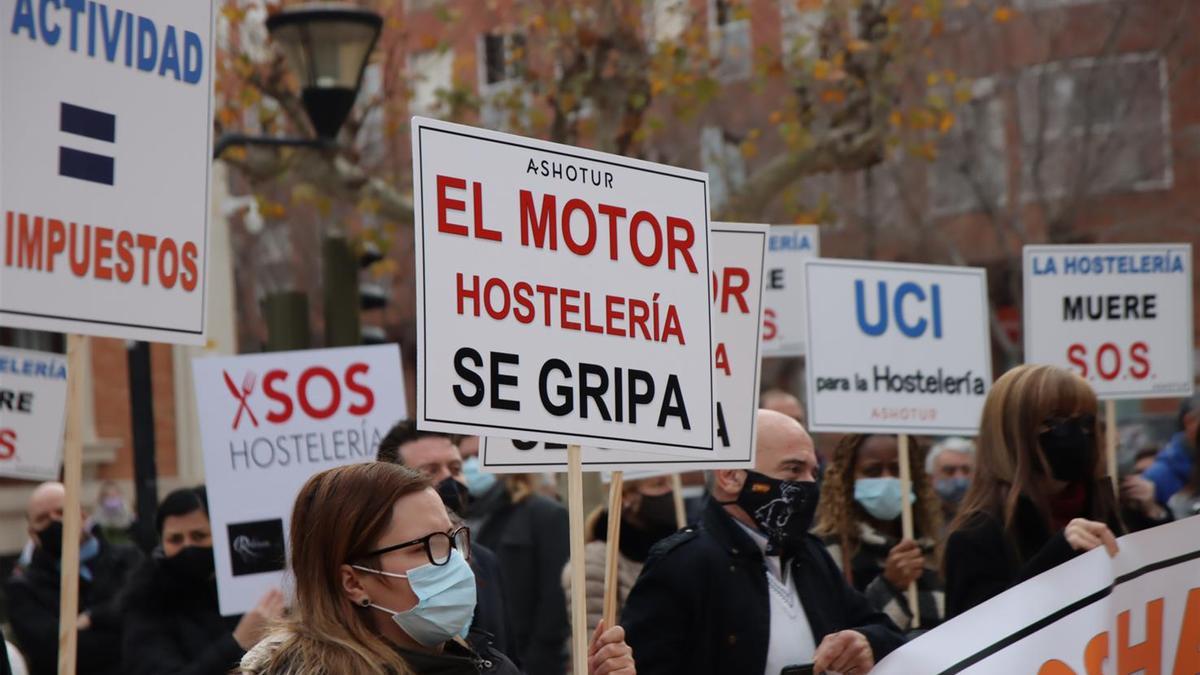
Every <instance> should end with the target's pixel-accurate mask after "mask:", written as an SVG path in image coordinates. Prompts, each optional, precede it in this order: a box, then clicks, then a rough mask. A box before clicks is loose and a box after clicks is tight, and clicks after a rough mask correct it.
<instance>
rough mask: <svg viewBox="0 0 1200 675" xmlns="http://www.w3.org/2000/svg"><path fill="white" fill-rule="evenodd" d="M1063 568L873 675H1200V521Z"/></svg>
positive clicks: (911, 646) (1163, 528)
mask: <svg viewBox="0 0 1200 675" xmlns="http://www.w3.org/2000/svg"><path fill="white" fill-rule="evenodd" d="M1117 544H1118V546H1119V547H1120V553H1119V554H1118V555H1117V557H1116V558H1110V557H1109V556H1108V553H1106V552H1105V551H1104V549H1103V548H1099V549H1095V550H1092V551H1089V552H1088V553H1085V554H1084V555H1081V556H1079V557H1078V558H1075V559H1074V560H1071V561H1069V562H1066V563H1063V564H1062V565H1059V566H1058V567H1055V568H1054V569H1052V570H1050V571H1049V572H1046V573H1044V574H1042V575H1040V576H1037V577H1034V578H1033V579H1031V580H1029V581H1026V582H1025V583H1023V584H1021V585H1019V586H1016V587H1014V588H1011V589H1009V590H1008V591H1005V592H1004V593H1001V594H1000V595H998V596H996V597H994V598H992V599H991V600H988V601H987V602H984V603H983V604H981V605H979V606H977V607H975V608H973V609H971V610H969V611H967V612H965V613H964V614H962V615H960V616H957V617H955V618H954V619H952V620H950V621H947V622H946V623H943V624H941V625H940V626H938V627H936V628H934V629H933V630H931V631H929V632H928V633H925V634H924V635H921V636H920V637H918V638H916V639H914V640H913V641H911V642H909V643H908V644H907V645H905V646H903V647H901V648H900V649H898V650H896V651H895V652H892V654H891V655H889V656H888V657H887V658H886V659H884V660H883V661H882V662H880V663H879V664H878V665H876V666H875V668H874V669H873V670H872V671H871V673H872V675H910V674H911V673H945V674H949V673H979V674H983V673H1038V674H1039V675H1102V674H1106V673H1175V674H1176V675H1181V674H1183V673H1188V674H1191V673H1200V518H1186V519H1184V520H1181V521H1179V522H1177V523H1171V524H1168V525H1160V526H1158V527H1154V528H1151V529H1149V530H1144V531H1142V532H1137V533H1134V534H1130V535H1127V536H1124V537H1121V538H1120V539H1118V540H1117Z"/></svg>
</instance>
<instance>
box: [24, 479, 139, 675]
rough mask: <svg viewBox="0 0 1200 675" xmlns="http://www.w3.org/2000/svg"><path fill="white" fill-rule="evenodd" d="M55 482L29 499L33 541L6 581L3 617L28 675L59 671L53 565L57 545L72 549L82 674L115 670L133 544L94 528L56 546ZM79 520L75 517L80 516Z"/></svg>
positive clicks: (59, 507)
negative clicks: (76, 552) (76, 571)
mask: <svg viewBox="0 0 1200 675" xmlns="http://www.w3.org/2000/svg"><path fill="white" fill-rule="evenodd" d="M65 503H66V490H65V489H64V487H63V484H62V483H55V482H51V483H42V484H41V485H39V486H38V487H37V488H36V489H34V491H33V494H31V495H30V496H29V502H28V505H27V509H26V514H25V515H26V518H27V520H28V523H29V527H28V529H29V536H30V537H31V538H32V539H33V542H34V549H33V557H32V559H31V560H30V563H29V565H28V566H27V567H25V568H24V569H23V570H21V571H20V572H18V573H16V574H14V575H13V577H12V578H11V579H9V580H8V583H7V585H6V591H7V594H8V615H9V617H10V619H11V621H12V626H13V632H14V633H16V637H17V642H18V644H19V645H20V647H21V650H22V651H23V652H24V653H25V657H26V658H27V659H28V660H29V672H30V673H31V675H54V674H55V673H57V672H58V616H59V615H58V610H59V598H60V592H59V586H60V577H61V574H60V571H59V570H60V562H61V559H62V550H63V547H64V546H78V547H79V616H78V618H77V622H76V623H77V626H78V627H79V638H78V640H79V642H78V651H77V657H76V661H77V663H78V668H77V671H78V672H79V673H80V674H81V675H86V674H96V675H108V674H110V673H111V674H113V675H116V674H117V673H120V672H121V612H120V609H121V608H120V602H119V601H120V597H121V594H122V592H123V591H124V590H125V587H126V585H127V582H128V581H129V578H130V576H131V575H132V574H133V573H134V572H135V571H136V570H137V568H138V565H139V564H140V563H141V560H142V555H141V553H140V552H139V551H138V550H137V549H136V548H134V547H132V546H128V545H123V544H110V543H109V542H107V541H105V540H104V538H103V536H102V535H101V534H100V532H99V529H98V528H94V529H93V530H92V531H87V530H84V531H82V532H80V538H79V540H78V541H76V542H64V541H63V530H62V522H63V506H64V504H65ZM80 517H81V518H82V514H80Z"/></svg>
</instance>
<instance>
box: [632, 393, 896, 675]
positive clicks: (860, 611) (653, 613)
mask: <svg viewBox="0 0 1200 675" xmlns="http://www.w3.org/2000/svg"><path fill="white" fill-rule="evenodd" d="M757 424H758V439H757V456H756V457H755V460H754V469H753V470H738V469H723V470H719V471H716V472H714V475H713V478H714V480H713V485H712V499H710V500H709V502H708V503H707V504H706V505H705V509H704V513H703V515H702V516H701V518H700V524H699V526H698V527H696V528H686V529H684V530H682V531H680V532H678V533H676V534H675V535H672V536H671V537H668V538H667V539H665V540H663V541H662V542H660V543H659V544H658V545H657V546H656V547H655V548H654V550H653V551H652V552H651V554H650V558H649V559H648V560H647V561H646V565H645V567H644V568H643V569H642V574H641V576H640V577H639V578H638V581H637V583H636V584H634V587H633V590H632V591H630V593H629V598H628V600H627V601H626V603H625V611H624V612H623V614H622V623H623V624H624V625H625V627H626V629H627V630H628V631H629V644H630V646H632V647H633V650H634V654H635V655H636V657H637V661H638V667H639V668H641V669H642V670H643V671H645V672H650V673H655V674H656V675H659V674H670V673H680V674H681V675H682V674H683V673H687V674H688V675H727V674H729V673H738V674H742V673H746V674H753V675H758V674H759V673H763V674H764V675H780V674H781V673H782V672H784V671H785V669H786V670H789V671H790V670H791V669H792V668H791V667H792V666H811V667H812V668H813V671H814V672H822V671H835V672H839V673H853V675H863V674H864V673H866V672H868V671H869V670H871V668H873V667H874V665H875V662H876V661H878V660H879V659H882V658H883V657H884V656H886V655H887V654H888V653H890V652H891V651H892V650H893V649H895V648H897V647H899V646H900V645H901V644H903V642H904V638H903V636H901V634H900V631H899V630H898V629H897V628H896V625H895V624H894V623H892V621H891V620H890V619H888V618H887V616H886V615H885V614H883V613H882V612H880V611H878V610H876V609H874V608H873V607H871V605H870V603H868V602H867V600H866V598H865V597H863V595H862V594H861V593H859V592H858V591H856V590H854V588H853V587H851V586H850V585H849V584H848V583H846V580H845V579H844V578H843V577H842V574H841V572H840V571H838V568H837V565H836V564H835V563H834V562H833V560H831V559H830V558H829V554H828V553H827V552H826V551H825V547H824V545H823V544H822V543H821V541H820V540H819V539H817V538H816V537H814V536H812V535H810V534H809V533H808V529H809V527H810V526H811V525H812V520H813V515H814V513H815V511H816V507H817V498H818V495H819V493H818V489H817V484H816V483H815V472H816V465H817V457H816V452H815V450H814V448H813V442H812V438H810V437H809V435H808V433H807V432H806V431H805V430H804V428H803V427H802V426H801V425H800V423H799V422H797V421H795V420H794V419H792V418H790V417H788V416H786V415H784V414H782V413H778V412H774V411H770V410H759V412H758V416H757Z"/></svg>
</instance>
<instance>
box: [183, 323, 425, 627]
mask: <svg viewBox="0 0 1200 675" xmlns="http://www.w3.org/2000/svg"><path fill="white" fill-rule="evenodd" d="M192 364H193V365H192V369H193V373H194V375H195V380H196V405H197V408H198V409H199V413H200V435H201V439H202V441H203V445H204V472H205V476H206V483H207V485H208V503H209V519H210V520H211V521H212V533H213V552H214V555H215V556H216V561H217V587H218V591H219V596H220V601H221V613H222V614H225V615H229V614H240V613H242V612H245V611H246V610H248V609H250V608H251V607H253V606H254V604H255V603H256V602H257V601H258V599H259V597H261V595H262V594H263V593H265V592H266V591H267V589H269V588H271V587H273V586H275V587H281V585H282V581H283V574H282V573H283V569H284V563H285V552H286V550H287V545H286V542H287V532H288V526H289V524H290V521H291V514H292V505H293V502H294V501H295V498H296V492H297V491H299V489H300V488H301V487H302V486H303V485H304V482H305V481H307V480H308V479H309V477H311V476H312V475H313V474H316V473H319V472H321V471H324V470H325V469H329V468H332V467H335V466H340V465H343V464H356V463H359V462H370V461H374V460H375V452H376V449H377V448H378V447H379V441H380V439H382V438H383V437H384V436H385V435H386V434H387V432H388V430H389V429H390V428H391V427H392V425H394V424H395V423H396V422H399V421H400V420H403V419H404V418H405V417H406V416H407V415H406V413H405V411H406V410H407V403H406V401H405V397H404V376H403V373H402V372H401V364H400V350H399V347H397V346H396V345H375V346H371V347H346V348H342V349H314V350H310V351H297V352H274V353H267V354H249V355H245V356H230V357H213V358H205V359H196V360H195V361H193V362H192Z"/></svg>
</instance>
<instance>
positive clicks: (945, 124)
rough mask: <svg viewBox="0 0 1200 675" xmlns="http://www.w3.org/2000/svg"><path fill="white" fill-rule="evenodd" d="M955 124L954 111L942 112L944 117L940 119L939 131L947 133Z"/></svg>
mask: <svg viewBox="0 0 1200 675" xmlns="http://www.w3.org/2000/svg"><path fill="white" fill-rule="evenodd" d="M953 126H954V113H951V112H944V113H942V118H941V119H940V120H939V121H938V131H939V132H940V133H943V134H945V133H947V132H949V131H950V129H951V128H952V127H953Z"/></svg>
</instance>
